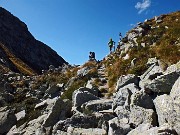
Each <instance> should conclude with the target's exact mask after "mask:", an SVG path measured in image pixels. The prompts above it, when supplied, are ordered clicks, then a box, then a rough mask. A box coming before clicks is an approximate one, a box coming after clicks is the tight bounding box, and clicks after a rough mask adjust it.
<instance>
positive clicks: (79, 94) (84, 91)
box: [72, 88, 99, 107]
mask: <svg viewBox="0 0 180 135" xmlns="http://www.w3.org/2000/svg"><path fill="white" fill-rule="evenodd" d="M94 93H95V92H94V91H93V90H91V89H88V88H79V89H78V90H75V91H74V92H73V96H72V101H73V106H74V107H80V106H81V105H82V104H83V103H86V102H88V101H90V100H97V99H99V98H98V97H97V96H95V95H94Z"/></svg>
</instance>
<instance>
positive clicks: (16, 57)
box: [0, 7, 66, 75]
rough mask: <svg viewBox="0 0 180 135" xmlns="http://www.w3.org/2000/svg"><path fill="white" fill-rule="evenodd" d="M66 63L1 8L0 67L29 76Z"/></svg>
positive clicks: (21, 23) (20, 22)
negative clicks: (50, 66) (51, 66)
mask: <svg viewBox="0 0 180 135" xmlns="http://www.w3.org/2000/svg"><path fill="white" fill-rule="evenodd" d="M63 63H66V61H65V60H64V59H63V58H62V57H60V56H59V55H58V54H57V53H56V52H55V51H54V50H52V49H51V48H50V47H48V46H47V45H45V44H44V43H42V42H40V41H38V40H36V39H35V38H34V37H33V36H32V35H31V33H30V32H29V31H28V28H27V26H26V24H25V23H23V22H22V21H20V20H19V19H18V18H17V17H15V16H13V15H12V14H11V13H10V12H8V11H7V10H5V9H3V8H2V7H0V67H2V71H9V70H11V71H15V72H20V73H25V74H28V75H31V74H35V73H40V72H41V70H45V69H48V67H49V65H54V66H55V67H58V66H62V64H63Z"/></svg>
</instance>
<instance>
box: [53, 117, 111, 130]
mask: <svg viewBox="0 0 180 135" xmlns="http://www.w3.org/2000/svg"><path fill="white" fill-rule="evenodd" d="M112 118H114V116H113V115H110V114H101V113H96V114H92V115H84V114H81V115H79V114H78V115H73V116H72V117H71V118H68V119H66V120H63V121H62V120H61V121H59V122H58V123H56V125H54V127H53V131H54V132H56V131H58V130H60V131H65V132H67V129H68V127H75V128H86V129H88V128H102V125H103V123H104V122H108V121H109V120H110V119H112Z"/></svg>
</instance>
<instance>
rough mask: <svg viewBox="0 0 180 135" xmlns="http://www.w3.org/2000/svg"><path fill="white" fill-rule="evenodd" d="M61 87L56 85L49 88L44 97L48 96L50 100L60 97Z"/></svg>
mask: <svg viewBox="0 0 180 135" xmlns="http://www.w3.org/2000/svg"><path fill="white" fill-rule="evenodd" d="M61 90H62V87H59V86H58V85H52V86H49V88H48V89H47V90H46V91H45V97H47V96H49V97H50V98H54V97H58V96H59V95H60V91H61Z"/></svg>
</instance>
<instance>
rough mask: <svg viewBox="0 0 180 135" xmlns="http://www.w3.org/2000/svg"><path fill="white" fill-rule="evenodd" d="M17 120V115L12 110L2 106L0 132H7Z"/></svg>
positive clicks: (0, 109)
mask: <svg viewBox="0 0 180 135" xmlns="http://www.w3.org/2000/svg"><path fill="white" fill-rule="evenodd" d="M16 122H17V120H16V116H15V115H14V113H13V112H12V111H11V110H7V108H6V107H4V108H0V134H5V133H7V132H8V131H9V130H10V129H11V127H12V126H14V125H15V124H16Z"/></svg>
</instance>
